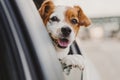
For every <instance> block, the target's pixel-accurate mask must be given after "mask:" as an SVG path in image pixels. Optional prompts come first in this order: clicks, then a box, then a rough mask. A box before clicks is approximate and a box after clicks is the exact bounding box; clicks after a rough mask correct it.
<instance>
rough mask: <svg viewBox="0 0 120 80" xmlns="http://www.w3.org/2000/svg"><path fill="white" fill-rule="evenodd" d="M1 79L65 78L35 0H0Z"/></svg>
mask: <svg viewBox="0 0 120 80" xmlns="http://www.w3.org/2000/svg"><path fill="white" fill-rule="evenodd" d="M0 80H64V79H63V74H62V68H61V65H60V63H59V62H58V60H57V58H56V55H55V50H54V48H53V45H52V44H51V40H50V38H49V36H48V34H47V32H46V30H45V27H44V25H43V23H42V20H41V18H40V16H39V14H38V12H37V9H36V7H35V5H34V3H33V2H32V0H29V1H28V0H12V1H10V0H1V1H0Z"/></svg>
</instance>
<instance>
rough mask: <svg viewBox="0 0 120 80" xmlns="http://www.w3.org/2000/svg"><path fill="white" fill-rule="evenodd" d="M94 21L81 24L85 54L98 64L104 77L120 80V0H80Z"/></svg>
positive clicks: (82, 48) (108, 79)
mask: <svg viewBox="0 0 120 80" xmlns="http://www.w3.org/2000/svg"><path fill="white" fill-rule="evenodd" d="M80 1H81V2H80V5H81V6H82V7H83V10H84V11H85V13H86V14H87V15H88V17H90V19H91V21H92V24H91V25H90V26H89V27H88V28H85V27H81V29H80V32H79V35H78V38H79V39H80V47H81V50H82V52H83V53H85V54H87V57H88V58H89V59H90V60H91V62H92V63H93V64H94V65H95V67H96V69H97V71H98V73H99V74H100V76H101V80H120V5H119V3H120V1H119V0H80Z"/></svg>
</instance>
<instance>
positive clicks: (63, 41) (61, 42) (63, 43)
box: [58, 39, 69, 48]
mask: <svg viewBox="0 0 120 80" xmlns="http://www.w3.org/2000/svg"><path fill="white" fill-rule="evenodd" d="M58 44H59V46H61V47H63V48H66V47H67V46H68V44H69V41H68V40H67V39H59V40H58Z"/></svg>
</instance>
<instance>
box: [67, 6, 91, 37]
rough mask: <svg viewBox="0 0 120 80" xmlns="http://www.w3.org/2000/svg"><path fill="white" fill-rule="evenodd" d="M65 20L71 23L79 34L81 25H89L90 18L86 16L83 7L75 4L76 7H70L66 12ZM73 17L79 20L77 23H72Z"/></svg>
mask: <svg viewBox="0 0 120 80" xmlns="http://www.w3.org/2000/svg"><path fill="white" fill-rule="evenodd" d="M65 18H66V19H65V20H66V22H67V23H69V24H70V25H71V26H72V27H73V29H74V32H75V34H76V35H77V33H78V31H79V28H80V26H86V27H87V26H89V25H90V23H91V22H90V20H89V19H88V18H87V16H85V14H84V13H83V11H82V9H81V8H80V7H79V6H74V8H71V7H69V8H68V9H67V11H66V13H65ZM72 19H75V20H77V23H76V24H73V23H72Z"/></svg>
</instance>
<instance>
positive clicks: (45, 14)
mask: <svg viewBox="0 0 120 80" xmlns="http://www.w3.org/2000/svg"><path fill="white" fill-rule="evenodd" d="M54 8H55V6H54V4H53V2H52V1H51V0H46V1H45V2H44V3H43V4H42V5H41V7H40V9H39V13H40V15H41V18H42V20H43V22H44V24H45V25H46V24H47V22H48V21H49V17H50V15H51V14H52V13H53V11H54Z"/></svg>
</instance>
